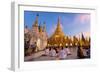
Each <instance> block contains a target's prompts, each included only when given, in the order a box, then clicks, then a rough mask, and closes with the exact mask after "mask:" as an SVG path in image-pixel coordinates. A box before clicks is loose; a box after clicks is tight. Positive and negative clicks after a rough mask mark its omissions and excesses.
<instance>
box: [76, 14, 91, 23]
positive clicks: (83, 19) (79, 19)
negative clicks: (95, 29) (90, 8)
mask: <svg viewBox="0 0 100 73" xmlns="http://www.w3.org/2000/svg"><path fill="white" fill-rule="evenodd" d="M88 22H90V15H89V14H79V15H77V16H76V17H75V19H74V23H77V24H87V23H88Z"/></svg>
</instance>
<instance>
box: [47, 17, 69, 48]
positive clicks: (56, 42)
mask: <svg viewBox="0 0 100 73" xmlns="http://www.w3.org/2000/svg"><path fill="white" fill-rule="evenodd" d="M67 44H68V37H67V36H65V34H64V32H63V30H62V28H61V23H60V17H59V18H58V23H57V27H56V30H55V32H54V33H53V35H52V36H51V37H50V38H48V46H65V45H67Z"/></svg>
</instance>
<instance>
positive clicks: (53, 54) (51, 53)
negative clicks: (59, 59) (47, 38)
mask: <svg viewBox="0 0 100 73" xmlns="http://www.w3.org/2000/svg"><path fill="white" fill-rule="evenodd" d="M49 55H50V56H52V57H55V56H57V54H56V51H55V50H54V49H51V50H50V53H49Z"/></svg>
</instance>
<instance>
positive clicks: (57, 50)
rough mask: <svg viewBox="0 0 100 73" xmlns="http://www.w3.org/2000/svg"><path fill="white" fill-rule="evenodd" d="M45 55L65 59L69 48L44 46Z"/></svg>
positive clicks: (68, 53) (69, 53)
mask: <svg viewBox="0 0 100 73" xmlns="http://www.w3.org/2000/svg"><path fill="white" fill-rule="evenodd" d="M45 55H46V56H51V57H56V58H58V59H66V58H67V56H68V55H71V52H70V49H69V48H68V47H67V46H66V47H46V49H45Z"/></svg>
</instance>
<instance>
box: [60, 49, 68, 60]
mask: <svg viewBox="0 0 100 73" xmlns="http://www.w3.org/2000/svg"><path fill="white" fill-rule="evenodd" d="M58 56H59V58H60V59H65V58H67V53H66V51H65V50H64V49H63V50H60V51H59V54H58Z"/></svg>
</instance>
